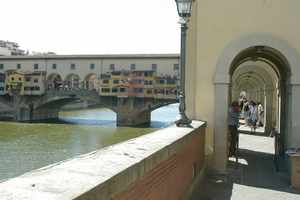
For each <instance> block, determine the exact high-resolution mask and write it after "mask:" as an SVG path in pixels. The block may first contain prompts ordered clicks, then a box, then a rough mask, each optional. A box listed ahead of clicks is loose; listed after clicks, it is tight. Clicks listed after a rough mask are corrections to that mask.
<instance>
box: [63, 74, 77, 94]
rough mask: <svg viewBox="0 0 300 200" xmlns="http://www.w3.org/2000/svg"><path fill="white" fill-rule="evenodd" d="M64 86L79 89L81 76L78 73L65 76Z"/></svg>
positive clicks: (69, 88) (68, 88)
mask: <svg viewBox="0 0 300 200" xmlns="http://www.w3.org/2000/svg"><path fill="white" fill-rule="evenodd" d="M64 87H65V89H67V90H77V89H79V88H80V77H79V75H77V74H69V75H67V76H66V78H65V82H64Z"/></svg>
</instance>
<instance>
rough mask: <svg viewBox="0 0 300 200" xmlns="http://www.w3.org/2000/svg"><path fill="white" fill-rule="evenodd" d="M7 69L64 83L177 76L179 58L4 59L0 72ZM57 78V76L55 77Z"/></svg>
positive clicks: (165, 55)
mask: <svg viewBox="0 0 300 200" xmlns="http://www.w3.org/2000/svg"><path fill="white" fill-rule="evenodd" d="M7 70H20V71H46V74H47V79H49V78H51V77H58V79H60V80H62V81H64V80H66V79H67V78H68V77H70V76H74V75H75V76H76V77H78V78H79V81H80V82H82V81H88V80H89V77H93V75H96V76H97V77H98V78H100V75H101V74H105V73H107V72H111V71H117V70H154V71H156V72H157V75H158V76H177V75H178V71H179V55H177V54H140V55H139V54H136V55H43V56H1V57H0V73H1V72H2V73H4V72H5V71H7ZM54 75H55V76H54Z"/></svg>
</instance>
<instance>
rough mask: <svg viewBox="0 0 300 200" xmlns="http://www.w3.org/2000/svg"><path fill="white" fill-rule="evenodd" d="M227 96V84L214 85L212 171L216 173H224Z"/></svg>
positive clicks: (225, 162)
mask: <svg viewBox="0 0 300 200" xmlns="http://www.w3.org/2000/svg"><path fill="white" fill-rule="evenodd" d="M228 94H229V84H228V83H216V84H215V127H214V128H215V130H214V169H215V170H216V171H217V172H218V173H226V165H227V134H228V127H227V117H228V106H229V104H230V103H229V98H228Z"/></svg>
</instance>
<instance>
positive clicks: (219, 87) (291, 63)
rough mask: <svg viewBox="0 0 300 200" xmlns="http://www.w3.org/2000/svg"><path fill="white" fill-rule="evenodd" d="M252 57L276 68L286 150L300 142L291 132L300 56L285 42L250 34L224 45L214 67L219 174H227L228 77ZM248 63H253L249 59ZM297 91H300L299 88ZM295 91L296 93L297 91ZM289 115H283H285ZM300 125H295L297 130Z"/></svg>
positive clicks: (215, 157) (269, 36) (216, 153)
mask: <svg viewBox="0 0 300 200" xmlns="http://www.w3.org/2000/svg"><path fill="white" fill-rule="evenodd" d="M251 53H253V55H254V56H256V55H257V54H259V56H258V57H260V55H261V56H262V57H263V58H264V60H261V61H265V62H268V61H271V63H269V64H270V66H271V67H274V66H275V65H276V66H277V69H274V70H275V71H276V73H277V74H279V79H280V86H279V87H280V89H281V93H282V94H281V95H282V96H283V97H285V96H286V99H281V101H280V103H281V105H280V106H281V107H282V114H283V115H284V119H283V120H280V122H281V123H280V124H281V125H280V129H282V130H283V131H284V132H285V133H287V134H286V135H285V138H289V139H288V140H287V142H286V144H287V147H288V146H292V143H294V144H297V141H298V143H299V142H300V141H299V140H300V138H298V137H297V136H296V134H297V133H296V132H297V131H296V129H295V130H294V128H291V126H290V123H287V122H289V121H291V120H292V119H294V118H295V119H296V118H297V116H296V113H297V112H299V108H298V109H297V108H296V106H295V104H294V103H293V102H295V100H299V99H300V97H297V95H295V93H294V92H293V86H295V85H299V84H300V69H299V67H298V65H299V63H300V56H299V54H298V52H297V50H295V49H294V48H293V47H292V46H290V44H288V42H287V41H285V40H283V39H281V38H278V37H275V36H272V35H269V34H250V35H246V36H243V37H241V38H238V39H236V40H234V41H232V42H231V43H229V45H227V46H226V47H225V48H224V50H223V52H222V53H221V55H220V57H219V59H218V61H217V66H216V72H215V77H214V84H215V103H214V105H215V111H214V112H215V113H214V114H215V118H214V119H215V129H214V151H215V154H214V162H215V163H214V164H215V169H216V170H217V171H219V172H226V163H227V153H226V152H227V150H226V148H227V147H226V145H227V134H226V133H227V120H226V119H227V115H228V105H229V101H230V91H231V88H230V87H231V81H232V80H231V77H232V75H233V72H234V70H235V69H236V67H238V66H239V65H240V64H241V63H243V62H246V61H247V60H246V59H247V57H250V56H249V55H251ZM251 59H254V60H255V59H256V58H255V57H252V58H251ZM299 89H300V88H299ZM299 89H298V90H299ZM299 91H300V90H299ZM293 99H295V100H293ZM284 111H286V112H285V113H289V114H286V115H285V113H284ZM298 117H299V116H298ZM299 126H300V125H298V127H297V128H300V127H299Z"/></svg>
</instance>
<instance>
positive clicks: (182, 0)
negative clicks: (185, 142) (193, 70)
mask: <svg viewBox="0 0 300 200" xmlns="http://www.w3.org/2000/svg"><path fill="white" fill-rule="evenodd" d="M192 1H193V0H175V2H176V5H177V11H178V15H179V17H180V21H179V23H180V25H181V49H180V92H179V103H180V104H179V115H180V119H179V120H177V121H176V122H175V123H176V125H177V126H179V127H186V126H189V125H190V124H191V122H192V121H191V120H190V119H189V118H188V117H187V116H186V114H185V109H186V105H185V58H186V55H185V54H186V53H185V52H186V30H187V29H188V27H187V22H188V18H189V17H190V16H191V11H192Z"/></svg>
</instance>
